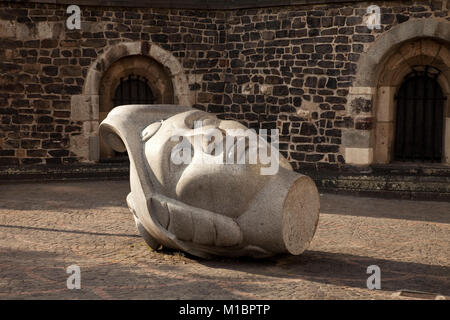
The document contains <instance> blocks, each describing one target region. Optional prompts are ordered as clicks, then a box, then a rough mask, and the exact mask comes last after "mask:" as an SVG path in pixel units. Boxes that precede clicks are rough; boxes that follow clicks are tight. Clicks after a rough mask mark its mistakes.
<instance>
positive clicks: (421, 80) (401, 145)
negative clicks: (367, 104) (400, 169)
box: [395, 66, 445, 162]
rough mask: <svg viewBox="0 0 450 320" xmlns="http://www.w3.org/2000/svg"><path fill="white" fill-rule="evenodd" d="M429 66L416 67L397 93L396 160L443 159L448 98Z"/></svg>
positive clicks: (434, 71)
mask: <svg viewBox="0 0 450 320" xmlns="http://www.w3.org/2000/svg"><path fill="white" fill-rule="evenodd" d="M439 74H440V71H439V70H437V69H436V68H433V67H430V66H415V67H413V72H411V73H410V74H409V75H408V76H406V77H405V79H404V81H403V84H402V85H401V87H400V90H399V91H398V94H397V96H396V100H397V114H396V127H395V160H397V161H421V162H441V161H442V149H443V148H442V143H443V140H442V139H443V122H444V101H445V97H444V95H443V93H442V89H441V87H440V86H439V83H438V81H437V77H438V76H439Z"/></svg>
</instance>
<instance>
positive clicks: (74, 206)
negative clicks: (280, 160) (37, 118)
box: [0, 181, 450, 299]
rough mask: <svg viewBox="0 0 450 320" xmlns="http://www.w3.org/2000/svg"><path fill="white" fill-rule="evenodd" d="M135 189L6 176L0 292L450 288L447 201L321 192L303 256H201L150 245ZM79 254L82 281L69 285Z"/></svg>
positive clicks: (67, 295)
mask: <svg viewBox="0 0 450 320" xmlns="http://www.w3.org/2000/svg"><path fill="white" fill-rule="evenodd" d="M128 192H129V184H128V181H95V182H52V183H34V184H31V183H30V184H8V185H0V299H7V298H12V299H30V298H31V299H40V298H46V299H116V298H121V299H187V298H190V299H393V298H401V299H404V298H407V297H406V296H398V295H397V294H396V292H398V291H399V290H402V289H405V290H414V291H423V292H428V293H433V294H441V295H445V296H449V295H450V203H443V202H413V201H405V200H381V199H370V198H357V197H350V196H338V195H328V194H325V195H322V196H321V205H322V209H321V216H320V222H319V228H318V231H317V233H316V235H315V238H314V240H313V242H312V244H311V246H310V248H309V250H308V251H306V252H305V253H304V254H303V255H301V256H296V257H293V256H288V257H286V256H283V257H276V258H271V259H266V260H251V259H217V260H213V261H205V260H200V259H197V258H193V257H190V256H185V255H183V254H181V253H176V252H168V251H165V252H154V251H152V250H151V249H149V248H148V247H147V246H146V245H145V243H144V242H143V240H142V239H141V238H140V236H138V235H137V231H136V230H135V225H134V221H133V218H132V216H131V213H130V212H129V211H128V208H127V207H126V204H125V197H126V195H127V193H128ZM73 264H76V265H78V266H80V268H81V289H80V290H68V289H67V287H66V279H67V277H68V276H69V275H68V274H67V273H66V268H67V267H68V266H70V265H73ZM369 265H378V266H379V267H380V268H381V286H382V288H381V290H368V289H367V287H366V281H367V277H369V275H368V274H366V269H367V267H368V266H369ZM421 297H422V298H423V297H426V296H421Z"/></svg>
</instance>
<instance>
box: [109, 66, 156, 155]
mask: <svg viewBox="0 0 450 320" xmlns="http://www.w3.org/2000/svg"><path fill="white" fill-rule="evenodd" d="M153 103H155V97H154V95H153V92H152V89H151V88H150V86H149V85H148V80H147V79H146V78H144V77H141V76H138V75H134V74H131V75H129V76H127V77H123V78H121V79H120V84H119V85H118V86H117V88H116V91H115V93H114V99H113V104H114V107H117V106H120V105H124V104H153ZM126 161H128V153H127V152H126V151H125V152H117V151H114V156H113V157H110V158H107V159H102V162H126Z"/></svg>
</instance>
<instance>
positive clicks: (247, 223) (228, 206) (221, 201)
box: [100, 105, 319, 258]
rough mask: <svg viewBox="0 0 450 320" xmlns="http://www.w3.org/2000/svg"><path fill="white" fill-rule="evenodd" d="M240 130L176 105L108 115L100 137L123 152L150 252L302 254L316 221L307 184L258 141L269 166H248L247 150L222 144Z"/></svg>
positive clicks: (314, 196)
mask: <svg viewBox="0 0 450 320" xmlns="http://www.w3.org/2000/svg"><path fill="white" fill-rule="evenodd" d="M244 130H246V127H245V126H243V125H242V124H240V123H239V122H237V121H230V120H220V119H218V118H216V117H215V116H214V115H212V114H209V113H206V112H202V111H199V110H195V109H192V108H188V107H180V106H174V105H126V106H119V107H116V108H114V109H113V110H112V111H111V112H110V113H109V114H108V116H107V118H106V119H105V120H104V121H103V122H102V124H101V125H100V134H101V136H102V138H103V139H104V141H105V142H106V143H108V144H109V145H110V146H111V147H112V148H113V149H114V150H116V151H119V152H123V151H128V155H129V159H130V186H131V192H130V194H129V195H128V197H127V203H128V206H129V208H130V210H131V212H132V213H133V216H134V219H135V222H136V225H137V228H138V230H139V232H140V233H141V234H142V236H143V237H144V239H145V241H146V242H147V244H148V245H149V246H150V247H151V248H153V249H158V248H159V247H160V246H165V247H168V248H173V249H176V250H183V251H185V252H188V253H190V254H192V255H195V256H198V257H203V258H211V257H213V256H252V257H266V256H271V255H275V254H280V253H290V254H294V255H298V254H300V253H302V252H303V251H304V250H305V249H306V248H307V246H308V245H309V243H310V241H311V240H312V238H313V236H314V233H315V230H316V228H317V224H318V219H319V195H318V192H317V188H316V186H315V184H314V182H313V180H311V179H310V178H309V177H307V176H304V175H301V174H298V173H296V172H294V171H293V170H292V168H291V166H290V165H289V162H288V161H287V160H286V159H285V158H284V157H282V156H281V155H280V154H279V152H278V150H276V149H275V148H274V147H273V146H271V144H269V143H267V142H265V140H263V139H259V138H258V142H259V145H258V148H259V149H261V148H263V149H265V150H266V151H268V152H267V154H268V155H269V157H270V159H272V160H275V161H278V159H279V162H277V168H276V169H277V170H269V169H273V163H268V162H267V161H263V159H262V158H261V157H259V156H258V157H256V162H255V161H249V159H250V158H251V153H252V152H254V151H255V150H252V148H250V147H249V144H248V142H247V143H246V144H244V145H245V147H244V148H243V149H241V150H240V151H239V147H238V143H232V144H227V143H225V141H242V139H241V140H240V138H243V139H244V140H245V139H247V140H245V141H248V136H247V137H239V136H236V134H235V132H243V131H244ZM209 132H214V133H216V134H215V135H213V139H212V140H213V141H214V143H211V141H212V140H211V137H212V136H211V134H210V133H209ZM217 132H219V134H217ZM246 132H248V131H246ZM230 136H233V138H232V139H228V138H229V137H230ZM222 142H223V143H222ZM230 145H231V148H230ZM180 146H181V147H180ZM211 146H212V148H211ZM218 146H221V148H219V147H218ZM233 150H234V151H233ZM187 153H188V154H189V155H188V157H186V155H187ZM274 155H276V157H274ZM177 156H178V161H177V159H176V158H177ZM183 157H184V158H183ZM205 157H206V158H205ZM230 157H231V159H232V160H233V159H234V160H235V161H230ZM180 158H183V159H185V161H179V160H180ZM186 159H187V160H188V161H186ZM205 159H206V160H209V161H205ZM218 159H222V160H223V161H217V160H218ZM239 159H240V161H239ZM236 160H237V161H236ZM278 164H279V167H278ZM264 170H266V174H264ZM267 172H269V173H267Z"/></svg>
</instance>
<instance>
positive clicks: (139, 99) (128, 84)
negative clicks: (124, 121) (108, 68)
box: [113, 74, 155, 107]
mask: <svg viewBox="0 0 450 320" xmlns="http://www.w3.org/2000/svg"><path fill="white" fill-rule="evenodd" d="M113 102H114V106H115V107H116V106H120V105H123V104H153V103H154V102H155V98H154V96H153V92H152V89H150V86H149V85H148V80H147V79H146V78H144V77H141V76H137V75H133V74H131V75H129V76H128V77H124V78H121V79H120V84H119V86H118V87H117V89H116V92H115V94H114V100H113Z"/></svg>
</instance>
